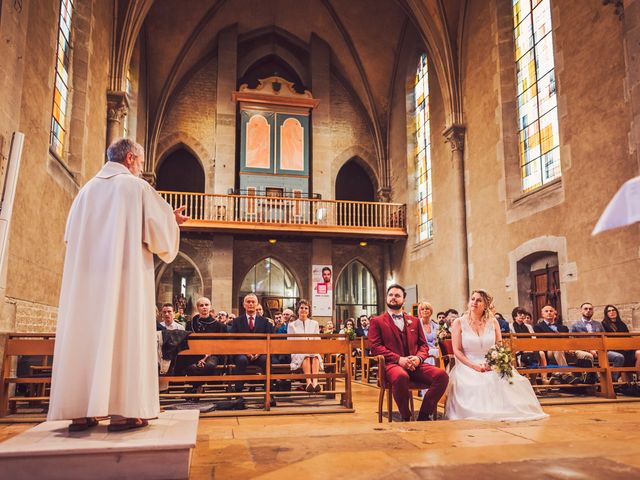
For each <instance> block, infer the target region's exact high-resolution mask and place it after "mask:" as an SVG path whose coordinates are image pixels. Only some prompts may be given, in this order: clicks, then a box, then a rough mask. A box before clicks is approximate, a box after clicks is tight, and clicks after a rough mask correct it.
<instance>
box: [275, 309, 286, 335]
mask: <svg viewBox="0 0 640 480" xmlns="http://www.w3.org/2000/svg"><path fill="white" fill-rule="evenodd" d="M283 323H284V320H282V312H278V311H276V312H275V313H274V314H273V329H274V331H275V332H276V333H277V331H278V329H279V328H280V327H281V326H282V324H283Z"/></svg>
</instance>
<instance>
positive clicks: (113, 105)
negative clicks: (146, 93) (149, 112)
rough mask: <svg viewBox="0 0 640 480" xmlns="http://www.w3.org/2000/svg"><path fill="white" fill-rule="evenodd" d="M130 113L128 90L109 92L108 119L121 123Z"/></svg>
mask: <svg viewBox="0 0 640 480" xmlns="http://www.w3.org/2000/svg"><path fill="white" fill-rule="evenodd" d="M128 113H129V100H128V99H127V93H126V92H112V91H110V92H107V120H108V121H109V122H118V123H121V122H122V120H123V119H124V117H126V116H127V114H128Z"/></svg>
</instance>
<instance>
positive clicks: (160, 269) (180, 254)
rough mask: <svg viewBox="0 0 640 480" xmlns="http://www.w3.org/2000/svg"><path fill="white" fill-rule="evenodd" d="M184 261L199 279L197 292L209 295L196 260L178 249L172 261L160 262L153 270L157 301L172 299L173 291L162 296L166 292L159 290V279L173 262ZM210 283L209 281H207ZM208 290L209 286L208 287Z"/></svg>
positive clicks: (162, 301)
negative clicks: (165, 296)
mask: <svg viewBox="0 0 640 480" xmlns="http://www.w3.org/2000/svg"><path fill="white" fill-rule="evenodd" d="M181 260H182V261H184V262H186V263H187V264H188V265H190V266H192V267H193V269H194V272H195V274H196V276H197V279H199V281H200V282H199V283H200V289H199V290H198V291H199V292H202V293H201V295H204V296H210V293H209V295H207V286H206V284H205V282H204V276H203V275H202V271H201V269H200V267H199V266H198V265H197V264H196V262H195V261H194V260H193V259H192V258H191V257H190V256H189V255H187V254H185V253H184V252H182V251H180V252H178V255H177V256H176V258H175V259H174V261H173V262H171V263H164V262H160V263H159V264H158V265H157V267H156V272H155V299H156V302H157V303H165V302H171V301H172V299H173V295H172V294H173V293H174V292H173V291H172V292H171V294H169V297H167V298H162V297H163V296H164V295H166V293H163V292H161V291H160V287H161V281H162V278H163V276H164V274H165V273H166V272H167V270H169V269H170V268H172V266H173V265H174V263H175V262H179V261H181ZM209 285H210V282H209ZM209 290H210V288H209ZM195 300H196V299H193V302H192V303H195ZM187 314H191V312H187Z"/></svg>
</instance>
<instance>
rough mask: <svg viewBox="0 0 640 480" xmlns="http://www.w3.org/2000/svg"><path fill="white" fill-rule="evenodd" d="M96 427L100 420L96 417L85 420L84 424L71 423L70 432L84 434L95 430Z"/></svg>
mask: <svg viewBox="0 0 640 480" xmlns="http://www.w3.org/2000/svg"><path fill="white" fill-rule="evenodd" d="M96 425H98V419H96V418H95V417H87V418H85V421H84V422H80V423H73V422H72V423H70V424H69V427H68V430H69V431H70V432H84V431H85V430H88V429H90V428H93V427H95V426H96Z"/></svg>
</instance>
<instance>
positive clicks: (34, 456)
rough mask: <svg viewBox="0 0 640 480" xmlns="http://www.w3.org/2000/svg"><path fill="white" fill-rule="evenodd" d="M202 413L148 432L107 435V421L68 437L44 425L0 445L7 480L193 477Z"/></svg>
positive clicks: (173, 417) (173, 416)
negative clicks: (191, 463)
mask: <svg viewBox="0 0 640 480" xmlns="http://www.w3.org/2000/svg"><path fill="white" fill-rule="evenodd" d="M199 413H200V412H199V411H198V410H178V411H171V412H163V413H161V414H160V416H159V417H158V419H156V420H150V421H149V426H148V427H146V428H141V429H134V430H128V431H124V432H109V431H107V424H108V421H103V422H101V423H100V424H99V425H98V426H96V427H94V428H90V429H88V430H85V431H83V432H74V433H69V432H68V430H67V427H68V425H69V422H68V421H55V422H44V423H41V424H39V425H37V426H36V427H34V428H31V429H29V430H27V431H25V432H23V433H21V434H20V435H17V436H16V437H13V438H11V439H9V440H7V441H6V442H3V443H0V465H1V467H0V468H1V470H2V474H1V475H0V476H2V477H3V478H7V479H9V478H10V479H12V480H22V479H25V480H26V479H29V480H31V479H39V480H45V479H46V480H49V479H51V480H58V479H60V480H62V479H65V480H75V479H87V478H91V479H92V480H102V479H129V478H131V479H134V478H135V479H145V480H146V479H154V480H155V479H179V478H188V477H189V465H190V461H191V449H192V448H194V447H195V445H196V435H197V431H198V418H199Z"/></svg>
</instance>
